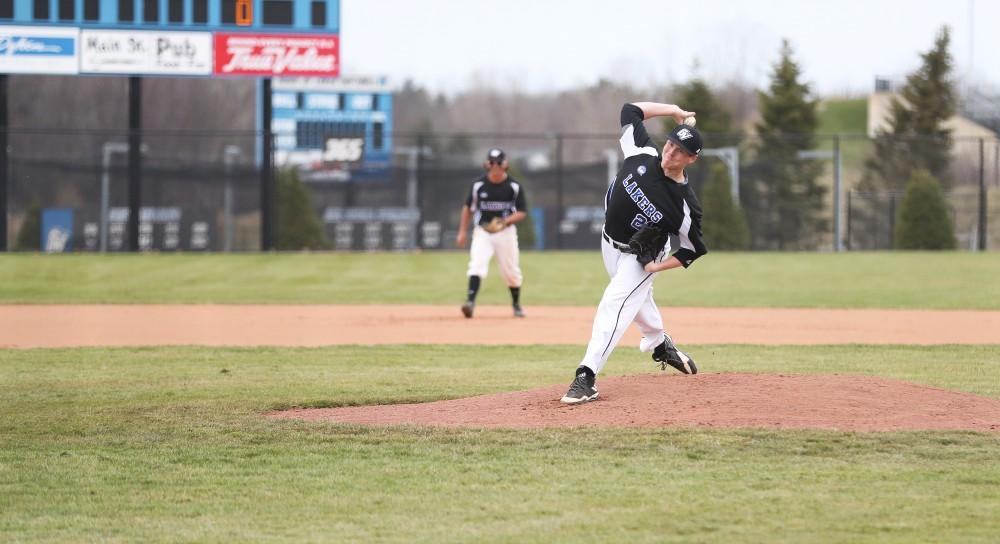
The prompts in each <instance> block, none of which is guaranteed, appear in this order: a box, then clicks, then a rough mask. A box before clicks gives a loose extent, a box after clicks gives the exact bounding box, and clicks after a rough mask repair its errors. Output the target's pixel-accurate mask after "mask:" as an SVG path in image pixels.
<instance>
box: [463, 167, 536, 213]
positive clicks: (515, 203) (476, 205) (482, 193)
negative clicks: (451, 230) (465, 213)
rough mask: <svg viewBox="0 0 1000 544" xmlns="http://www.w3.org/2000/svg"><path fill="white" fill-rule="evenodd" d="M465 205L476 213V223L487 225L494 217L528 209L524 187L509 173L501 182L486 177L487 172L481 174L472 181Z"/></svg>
mask: <svg viewBox="0 0 1000 544" xmlns="http://www.w3.org/2000/svg"><path fill="white" fill-rule="evenodd" d="M465 205H466V206H468V207H469V210H470V211H471V212H472V213H473V214H474V216H473V222H474V224H476V225H485V224H486V223H489V222H490V221H491V220H492V219H493V218H494V217H500V218H504V217H507V216H508V215H510V214H512V213H514V212H517V211H522V212H523V211H527V203H526V201H525V199H524V189H523V188H522V187H521V184H520V183H518V182H517V180H515V179H514V178H512V177H510V176H509V175H508V176H507V179H505V180H503V181H501V182H500V183H493V182H491V181H490V180H488V179H486V174H483V175H482V176H480V177H479V178H478V179H476V181H474V182H472V187H471V188H470V189H469V195H468V196H467V197H466V198H465Z"/></svg>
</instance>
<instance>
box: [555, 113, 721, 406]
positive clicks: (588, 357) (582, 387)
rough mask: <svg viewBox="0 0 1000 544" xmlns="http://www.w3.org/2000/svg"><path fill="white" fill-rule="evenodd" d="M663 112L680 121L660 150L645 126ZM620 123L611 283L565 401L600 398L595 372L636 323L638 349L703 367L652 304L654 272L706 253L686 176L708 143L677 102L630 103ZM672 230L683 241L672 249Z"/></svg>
mask: <svg viewBox="0 0 1000 544" xmlns="http://www.w3.org/2000/svg"><path fill="white" fill-rule="evenodd" d="M660 116H666V117H672V118H673V119H674V120H675V121H677V123H678V124H677V127H676V128H674V129H673V130H672V131H671V132H670V133H669V134H668V135H667V142H666V144H665V145H664V146H663V149H662V152H661V151H660V150H658V149H657V148H656V146H655V144H653V142H652V140H650V138H649V135H648V134H647V133H646V129H645V127H644V126H643V121H644V120H646V119H649V118H651V117H660ZM621 126H622V136H621V139H620V140H619V142H620V143H621V148H622V152H623V153H624V155H625V159H624V161H623V162H622V167H621V169H620V170H619V171H618V174H617V175H616V176H615V179H614V181H613V182H612V184H611V186H610V187H609V188H608V192H607V194H606V195H605V198H604V208H605V214H604V231H603V232H602V236H601V238H602V241H601V253H602V254H603V256H604V268H605V269H606V270H607V272H608V275H609V276H610V277H611V281H610V283H608V286H607V288H606V289H605V291H604V296H603V297H602V298H601V302H600V305H599V306H598V307H597V315H595V316H594V328H593V331H592V333H591V337H590V344H589V345H588V346H587V352H586V354H585V355H584V356H583V360H582V361H581V362H580V366H579V367H578V368H577V370H576V376H575V378H574V379H573V383H572V384H570V387H569V391H567V392H566V395H565V396H563V398H562V399H561V400H562V402H564V403H566V404H578V403H581V402H587V401H590V400H594V399H596V398H597V395H598V392H597V386H596V383H595V377H596V375H597V374H598V373H599V372H600V371H601V369H602V368H603V367H604V364H605V363H606V362H607V360H608V357H609V356H610V355H611V351H612V350H613V349H614V348H615V346H616V345H617V344H618V341H619V340H620V339H621V336H622V334H624V332H625V329H626V328H627V327H628V326H629V323H632V322H633V321H634V322H635V324H636V325H637V326H638V327H639V330H640V331H641V332H642V340H641V341H640V343H639V349H640V350H642V351H643V352H649V351H652V352H653V360H654V361H655V362H656V363H658V364H659V365H660V368H661V369H666V367H667V365H670V366H672V367H674V368H676V369H677V370H679V371H681V372H683V373H685V374H696V373H697V372H698V367H697V366H695V363H694V360H693V359H691V358H690V357H689V356H688V355H687V354H685V353H683V352H681V351H680V350H678V349H677V347H676V346H674V343H673V341H672V340H671V338H670V336H669V335H668V334H667V333H666V332H665V331H664V330H663V318H662V317H661V316H660V310H659V309H658V308H657V307H656V303H655V302H653V276H654V275H655V274H656V273H658V272H662V271H664V270H670V269H672V268H678V267H684V268H687V267H688V266H690V265H691V263H693V262H694V260H695V259H697V258H698V257H700V256H702V255H704V254H705V253H707V252H708V250H707V249H706V247H705V244H704V243H703V242H702V240H701V217H702V213H701V206H700V205H699V204H698V200H697V199H696V198H695V195H694V191H692V190H691V186H690V185H689V184H688V179H687V176H686V175H685V174H684V168H686V167H687V166H689V165H691V164H693V163H694V162H695V161H696V160H698V154H699V153H701V147H702V142H701V135H700V134H699V133H698V131H697V129H695V128H694V112H689V111H684V110H683V109H681V108H679V107H678V106H675V105H673V104H659V103H654V102H636V103H634V104H625V105H624V106H623V107H622V111H621ZM669 234H674V235H676V236H677V239H678V240H679V244H678V245H679V246H680V247H678V248H677V251H676V252H675V253H673V255H671V254H670V249H671V248H670V239H669V236H668V235H669Z"/></svg>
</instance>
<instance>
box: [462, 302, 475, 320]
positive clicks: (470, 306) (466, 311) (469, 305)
mask: <svg viewBox="0 0 1000 544" xmlns="http://www.w3.org/2000/svg"><path fill="white" fill-rule="evenodd" d="M474 309H476V303H475V302H473V301H471V300H467V301H465V304H463V305H462V314H463V315H465V317H472V310H474Z"/></svg>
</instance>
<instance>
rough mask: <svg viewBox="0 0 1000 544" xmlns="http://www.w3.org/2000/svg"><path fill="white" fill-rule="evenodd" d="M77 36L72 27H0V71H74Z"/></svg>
mask: <svg viewBox="0 0 1000 544" xmlns="http://www.w3.org/2000/svg"><path fill="white" fill-rule="evenodd" d="M78 37H79V31H78V30H77V29H76V28H45V27H37V26H0V73H6V74H75V73H77V70H78V69H79V65H80V62H79V56H78V55H79V48H78V47H77V39H78Z"/></svg>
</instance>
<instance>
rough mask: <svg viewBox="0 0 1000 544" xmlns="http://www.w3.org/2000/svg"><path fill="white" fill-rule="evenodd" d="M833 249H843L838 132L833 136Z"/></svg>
mask: <svg viewBox="0 0 1000 544" xmlns="http://www.w3.org/2000/svg"><path fill="white" fill-rule="evenodd" d="M833 250H834V251H844V241H843V240H842V239H841V237H840V134H835V135H834V136H833Z"/></svg>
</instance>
